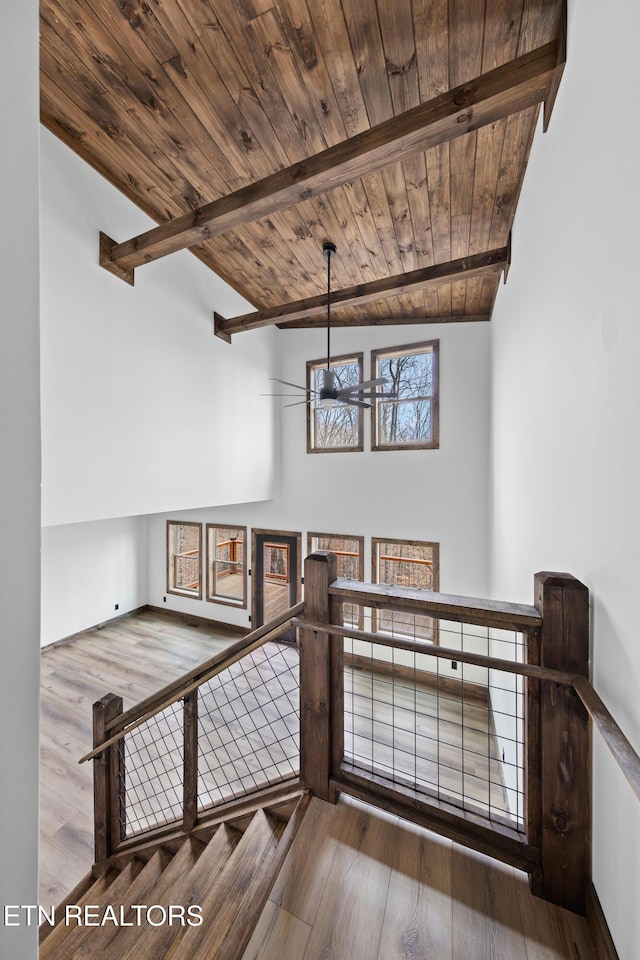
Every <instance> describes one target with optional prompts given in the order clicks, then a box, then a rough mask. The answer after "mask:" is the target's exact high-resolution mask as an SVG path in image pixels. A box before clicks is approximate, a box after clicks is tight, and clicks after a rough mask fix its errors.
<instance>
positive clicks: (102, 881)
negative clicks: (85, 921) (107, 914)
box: [40, 870, 120, 960]
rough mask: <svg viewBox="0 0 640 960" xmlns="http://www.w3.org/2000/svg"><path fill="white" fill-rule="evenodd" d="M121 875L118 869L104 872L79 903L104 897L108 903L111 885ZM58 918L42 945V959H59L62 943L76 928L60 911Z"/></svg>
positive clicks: (81, 904) (99, 899) (95, 901)
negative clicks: (66, 921)
mask: <svg viewBox="0 0 640 960" xmlns="http://www.w3.org/2000/svg"><path fill="white" fill-rule="evenodd" d="M119 875H120V871H118V870H109V871H107V872H106V873H104V874H102V876H100V877H98V878H97V880H96V881H95V882H94V883H92V884H91V886H90V887H89V889H88V890H87V891H86V892H85V893H84V894H83V895H82V896H81V897H79V898H78V901H77V902H78V905H79V906H82V907H84V906H85V905H86V904H94V903H98V902H100V901H101V900H103V899H104V900H105V903H106V902H107V899H108V896H109V890H110V888H111V885H112V883H114V882H115V881H116V880H117V879H118V877H119ZM105 898H107V899H105ZM56 918H57V923H56V925H55V927H54V928H53V930H52V931H51V933H50V934H49V936H48V937H47V938H46V939H45V940H44V941H43V942H42V944H41V946H40V957H41V958H42V960H48V958H49V957H55V958H56V960H57V957H58V951H59V950H60V948H61V946H62V944H63V943H64V941H65V940H66V939H67V938H68V937H69V936H70V935H71V934H72V933H73V931H74V930H75V929H76V926H75V924H66V923H65V922H64V916H63V915H61V914H60V911H56Z"/></svg>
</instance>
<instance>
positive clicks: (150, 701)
mask: <svg viewBox="0 0 640 960" xmlns="http://www.w3.org/2000/svg"><path fill="white" fill-rule="evenodd" d="M303 610H304V601H302V602H301V603H297V604H296V605H295V606H293V607H291V608H290V609H289V610H286V611H285V612H284V613H281V614H279V615H278V616H277V617H274V618H273V619H272V620H269V621H268V623H265V624H263V625H262V626H261V627H258V628H257V629H256V630H253V631H252V632H251V633H248V634H247V635H246V637H242V639H241V640H238V642H237V643H234V644H233V645H232V646H231V647H228V648H227V649H226V650H223V651H221V652H220V653H218V654H216V656H215V657H211V659H210V660H207V661H206V662H205V663H203V664H201V665H200V666H199V667H196V668H195V669H194V670H191V671H190V672H189V673H186V674H184V675H183V676H182V677H180V678H179V679H178V680H174V681H173V682H172V683H170V684H167V686H165V687H163V688H162V690H160V691H158V693H156V694H153V695H152V696H151V697H147V698H146V700H142V701H140V703H138V704H136V705H135V706H133V707H131V708H130V709H129V710H127V711H126V712H125V713H122V714H120V715H119V716H117V717H115V718H114V720H113V721H111V722H110V723H107V724H106V725H105V730H106V732H107V733H109V732H112V736H111V737H109V739H107V740H105V741H104V742H103V743H101V744H98V745H96V746H95V747H94V749H93V750H91V751H90V752H89V753H86V754H85V755H84V756H83V757H81V758H80V760H78V763H85V762H86V761H87V760H92V759H93V758H94V757H97V756H98V755H99V754H100V753H102V751H103V750H106V748H107V747H110V746H111V745H112V744H114V743H117V742H118V740H120V739H122V737H123V736H124V735H125V734H127V733H129V732H130V731H131V730H135V729H136V728H137V727H139V726H141V725H142V724H143V723H146V722H147V720H150V719H151V718H152V717H154V716H155V715H156V713H159V712H160V711H161V710H165V709H166V708H167V707H170V706H171V704H172V703H176V701H178V700H182V698H183V697H185V696H187V695H188V694H189V693H191V692H192V691H193V690H196V689H197V688H198V687H200V686H201V685H202V684H203V683H206V682H207V680H211V679H212V678H213V677H215V676H216V674H218V673H221V672H222V671H223V670H226V668H227V667H230V666H231V665H232V664H234V663H236V662H237V661H238V660H240V659H241V658H242V657H244V656H245V655H246V654H247V653H251V651H252V650H255V649H257V648H258V647H260V646H262V645H263V644H265V643H267V641H269V640H273V639H275V638H276V637H277V636H278V635H279V634H280V633H282V630H283V628H285V627H287V626H289V625H290V624H291V621H292V619H293V618H294V617H296V616H297V615H298V614H299V613H302V611H303ZM114 731H115V732H114Z"/></svg>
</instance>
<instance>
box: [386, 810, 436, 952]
mask: <svg viewBox="0 0 640 960" xmlns="http://www.w3.org/2000/svg"><path fill="white" fill-rule="evenodd" d="M397 834H398V836H397V841H396V852H395V857H394V861H393V868H392V871H391V879H390V882H389V893H388V896H387V902H386V907H385V913H384V922H383V926H382V937H381V940H380V949H379V951H378V954H377V958H378V960H409V958H410V960H451V956H452V940H451V932H452V931H451V914H452V909H451V857H452V843H451V842H450V841H449V840H445V839H443V838H441V837H436V836H434V835H431V834H428V833H427V832H426V831H425V830H421V829H420V828H419V827H417V826H414V825H412V824H408V823H399V824H398V830H397Z"/></svg>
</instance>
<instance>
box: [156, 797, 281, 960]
mask: <svg viewBox="0 0 640 960" xmlns="http://www.w3.org/2000/svg"><path fill="white" fill-rule="evenodd" d="M284 831H285V824H284V823H283V822H282V821H280V820H274V819H273V818H271V817H269V816H268V815H267V814H266V813H265V812H264V811H263V810H259V811H258V812H257V813H256V814H255V816H254V818H253V820H252V821H251V823H250V824H249V826H248V827H247V829H246V830H245V832H244V834H243V835H242V839H241V840H240V842H239V843H238V846H237V848H236V850H235V852H234V855H233V857H232V858H231V859H230V860H229V862H228V863H227V865H226V867H225V868H224V870H223V871H222V873H221V874H220V876H219V878H218V879H217V881H216V883H215V884H213V886H212V887H211V889H210V891H209V894H208V896H207V897H206V898H205V899H204V900H202V901H200V905H201V906H202V913H203V918H204V922H203V923H202V925H201V926H198V927H188V928H186V929H185V930H184V932H183V935H182V937H181V939H180V942H179V944H178V945H177V947H176V949H175V951H172V953H171V954H170V956H171V958H172V960H195V958H196V957H200V956H202V957H207V958H208V957H214V956H215V955H216V951H217V950H218V949H219V948H220V946H221V945H222V944H223V942H224V941H225V939H226V938H227V936H228V934H229V931H230V930H231V928H232V927H233V925H234V921H235V920H236V917H238V915H239V914H240V913H242V912H244V911H245V910H247V909H248V908H249V907H250V905H251V903H252V902H253V901H254V900H255V899H256V898H257V896H258V894H259V891H260V886H261V884H264V883H265V879H266V876H267V874H268V872H269V861H270V860H271V858H272V857H273V855H274V854H275V852H276V850H277V849H278V844H279V842H280V839H281V837H282V834H283V833H284ZM196 902H197V901H196ZM207 917H209V919H207Z"/></svg>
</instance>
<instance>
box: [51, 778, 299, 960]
mask: <svg viewBox="0 0 640 960" xmlns="http://www.w3.org/2000/svg"><path fill="white" fill-rule="evenodd" d="M308 801H309V797H308V795H303V796H298V797H296V798H295V799H294V800H289V801H287V802H285V803H279V804H277V805H273V806H271V807H269V808H259V809H257V810H255V811H251V812H249V813H246V814H244V815H242V816H240V817H238V816H236V817H235V818H234V819H233V820H228V821H226V822H224V823H221V824H219V825H218V826H216V827H214V828H211V829H210V830H209V831H208V833H204V834H203V833H199V834H198V835H197V836H196V835H192V836H188V837H184V838H182V839H180V840H179V841H174V842H173V844H171V845H161V846H158V847H156V848H155V849H154V848H147V849H146V850H141V851H139V852H138V853H137V854H135V853H134V854H132V855H131V856H130V857H129V859H128V860H126V862H123V859H122V858H119V859H118V860H117V861H115V862H114V865H113V866H110V865H109V864H106V865H105V866H104V868H103V872H102V873H101V875H100V876H97V877H94V876H93V875H90V876H89V877H87V878H85V881H83V883H82V884H81V885H79V887H77V888H76V890H75V891H74V892H73V894H72V895H71V896H70V897H69V898H68V899H67V900H66V901H65V902H64V903H63V904H62V905H61V906H60V907H59V908H58V909H57V910H56V914H55V920H56V923H55V926H50V925H49V924H46V923H45V924H43V925H42V926H41V928H40V929H41V945H40V958H41V960H67V958H68V960H95V958H96V957H100V960H168V958H172V960H238V958H239V957H241V956H242V953H243V951H244V949H245V947H246V945H247V943H248V942H249V938H250V936H251V933H252V932H253V928H254V926H255V924H256V922H257V920H258V917H259V916H260V913H261V911H262V908H263V906H264V903H265V901H266V899H267V897H268V895H269V891H270V890H271V887H272V885H273V883H274V881H275V879H276V877H277V875H278V872H279V870H280V868H281V866H282V864H283V862H284V859H285V857H286V854H287V852H288V850H289V847H290V846H291V843H292V841H293V838H294V836H295V833H296V832H297V829H298V827H299V825H300V823H301V821H302V817H303V816H304V813H305V810H306V808H307V805H308ZM115 863H117V865H115ZM94 869H95V868H94Z"/></svg>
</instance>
